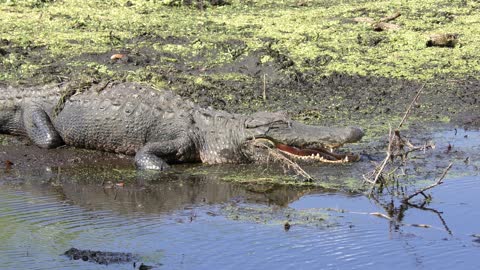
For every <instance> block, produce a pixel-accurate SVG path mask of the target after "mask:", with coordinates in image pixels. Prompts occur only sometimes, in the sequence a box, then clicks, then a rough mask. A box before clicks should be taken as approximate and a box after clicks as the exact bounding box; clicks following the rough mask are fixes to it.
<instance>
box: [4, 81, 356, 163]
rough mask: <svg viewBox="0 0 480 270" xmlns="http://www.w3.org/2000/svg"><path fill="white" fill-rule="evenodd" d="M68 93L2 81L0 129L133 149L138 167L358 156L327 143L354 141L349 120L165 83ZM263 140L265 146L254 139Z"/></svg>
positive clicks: (47, 140) (39, 138) (51, 140)
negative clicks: (242, 104) (291, 114)
mask: <svg viewBox="0 0 480 270" xmlns="http://www.w3.org/2000/svg"><path fill="white" fill-rule="evenodd" d="M95 87H97V88H100V89H97V91H94V89H93V88H94V86H92V87H90V89H86V90H83V91H78V92H76V93H75V94H72V95H66V94H65V87H61V86H45V87H42V88H24V89H18V88H13V87H0V133H7V134H14V135H23V136H27V137H28V138H30V139H31V140H32V141H33V143H35V144H36V145H38V146H39V147H42V148H54V147H58V146H61V145H64V144H66V145H72V146H75V147H80V148H90V149H98V150H103V151H108V152H116V153H124V154H127V155H135V164H136V166H137V168H139V169H153V170H165V169H167V168H169V164H171V163H183V162H204V163H210V164H214V163H245V162H252V161H261V160H267V158H266V156H265V154H266V152H265V148H264V147H263V146H267V147H270V149H276V151H278V152H280V153H282V154H284V155H285V156H287V157H289V158H293V159H298V160H315V161H320V162H327V163H342V162H350V161H356V160H358V159H359V156H358V155H354V154H340V153H335V152H333V149H335V148H337V147H340V146H342V145H343V144H345V143H351V142H356V141H358V140H360V139H361V138H362V136H363V131H362V130H361V129H359V128H355V127H345V128H333V127H319V126H311V125H305V124H302V123H300V122H296V121H292V120H290V119H289V118H288V117H287V116H286V114H285V113H270V112H258V113H255V114H252V115H241V114H233V113H228V112H225V111H218V110H213V109H211V108H201V107H199V106H197V105H195V104H194V103H193V102H191V101H189V100H186V99H184V98H181V97H180V96H178V95H175V94H174V93H173V92H171V91H167V90H162V91H160V90H156V89H153V88H150V87H147V86H143V85H140V84H136V83H115V82H109V83H107V84H105V85H103V86H102V87H98V85H96V86H95ZM260 145H263V146H260Z"/></svg>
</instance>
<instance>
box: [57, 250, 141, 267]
mask: <svg viewBox="0 0 480 270" xmlns="http://www.w3.org/2000/svg"><path fill="white" fill-rule="evenodd" d="M64 255H66V256H67V257H69V258H70V259H72V260H82V261H85V262H94V263H98V264H106V265H107V264H111V263H128V262H132V261H134V260H137V259H138V257H137V256H136V255H134V254H132V253H128V252H107V251H94V250H88V249H87V250H81V249H76V248H71V249H69V250H67V251H65V253H64Z"/></svg>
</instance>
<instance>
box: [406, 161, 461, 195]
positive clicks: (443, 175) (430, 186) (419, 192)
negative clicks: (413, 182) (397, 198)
mask: <svg viewBox="0 0 480 270" xmlns="http://www.w3.org/2000/svg"><path fill="white" fill-rule="evenodd" d="M452 165H453V163H450V164H448V166H447V168H446V169H445V170H444V171H443V173H442V175H441V176H440V178H439V179H438V180H437V181H436V182H435V183H433V184H431V185H429V186H427V187H424V188H422V189H420V190H418V191H416V192H415V193H413V194H412V195H410V196H408V197H406V198H404V199H403V202H404V203H407V202H408V201H409V200H411V199H412V198H413V197H415V196H417V195H418V194H422V193H423V192H425V191H427V190H429V189H431V188H434V187H436V186H438V185H440V184H442V183H443V182H442V181H443V178H445V176H446V175H447V173H448V171H449V170H450V168H452Z"/></svg>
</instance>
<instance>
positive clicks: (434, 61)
mask: <svg viewBox="0 0 480 270" xmlns="http://www.w3.org/2000/svg"><path fill="white" fill-rule="evenodd" d="M129 2H130V5H126V4H125V3H126V2H125V1H94V0H90V1H84V2H82V3H81V4H79V3H78V2H77V1H72V0H66V1H2V2H1V3H0V9H1V12H2V18H1V19H0V20H1V23H0V30H1V31H0V33H1V34H0V39H2V40H6V41H8V45H6V44H2V46H1V48H2V49H4V50H6V51H7V52H8V51H9V48H12V47H18V48H23V49H27V48H40V47H41V48H43V49H42V51H41V55H40V57H42V58H50V59H59V58H60V59H62V60H65V61H66V62H70V61H71V60H72V59H73V58H74V57H78V56H80V55H82V54H86V53H91V54H101V53H106V52H109V51H111V50H114V49H122V48H125V47H129V46H132V45H134V46H139V47H142V46H152V48H153V49H154V50H157V51H159V52H162V53H165V54H166V53H169V54H172V55H174V56H175V57H173V59H177V60H174V61H178V59H183V60H185V61H187V62H188V63H189V64H190V65H191V66H194V67H195V66H196V67H200V66H203V67H216V66H222V65H224V64H226V63H231V62H233V61H235V60H236V59H237V58H238V57H241V56H246V55H249V54H251V53H252V52H255V51H257V50H259V49H266V48H270V49H273V50H276V51H278V52H281V53H282V54H284V55H287V56H288V57H289V58H290V59H291V60H292V61H293V63H294V66H295V68H296V69H298V70H300V71H303V72H305V71H313V72H315V74H317V75H318V76H322V75H328V74H331V73H347V74H358V75H368V76H381V77H395V78H404V79H413V80H428V79H432V78H434V77H435V76H437V75H438V74H439V73H440V74H453V75H457V76H459V77H461V76H463V75H465V74H475V73H476V72H478V71H480V64H479V62H478V61H476V60H475V59H476V57H475V56H476V52H477V51H478V50H479V48H478V46H480V45H478V44H480V43H479V42H478V41H479V40H478V37H479V36H480V32H479V31H480V30H479V29H480V27H478V25H479V24H480V16H479V15H478V12H474V11H475V10H479V9H480V4H479V3H476V2H469V3H466V2H465V1H446V0H443V1H433V0H429V1H409V2H405V1H377V2H374V3H372V2H364V1H344V2H343V4H341V5H332V4H330V3H328V2H318V3H317V2H315V3H314V2H313V1H307V2H306V4H305V5H301V6H299V5H298V1H293V0H292V1H276V2H272V1H266V0H261V1H248V2H244V1H231V4H230V5H226V6H218V7H209V8H208V9H206V10H198V9H195V8H193V7H185V6H180V7H172V6H168V5H163V4H162V3H161V2H162V1H160V2H159V1H140V0H138V1H129ZM395 11H399V12H400V13H401V14H402V16H400V17H399V18H397V19H396V20H395V21H394V23H396V24H398V25H400V26H401V29H400V30H398V31H385V32H373V31H372V29H371V27H370V25H368V24H364V23H355V22H353V21H352V19H353V18H355V17H361V16H363V17H365V16H368V17H371V18H375V19H379V18H381V17H383V16H385V15H388V14H391V13H393V12H395ZM446 32H448V33H450V32H452V33H453V32H454V33H459V34H460V44H459V46H457V47H456V48H453V49H449V48H429V47H426V46H425V43H426V40H427V38H428V35H430V34H432V33H446ZM147 36H151V37H163V38H166V37H169V36H171V37H177V38H182V39H185V42H183V44H168V43H167V44H162V42H157V41H158V40H156V39H155V38H152V39H149V38H144V40H143V41H142V42H136V43H134V44H132V40H134V39H135V38H137V37H147ZM231 40H238V41H241V42H240V43H235V42H233V43H232V42H229V41H231ZM137 41H138V40H137ZM35 60H36V59H32V58H31V57H30V55H28V54H27V55H25V59H21V58H20V59H18V56H15V55H11V54H8V55H6V56H2V63H3V64H4V65H5V70H6V71H7V74H8V73H18V72H20V73H24V74H25V75H24V76H31V75H32V74H34V70H38V69H40V66H38V65H35V64H34V63H35ZM273 60H274V59H272V56H270V55H268V54H265V55H263V56H261V58H260V62H261V63H262V64H264V63H268V62H271V61H273ZM11 63H15V65H21V66H25V67H23V68H20V70H19V69H18V67H17V68H14V67H12V66H9V65H11ZM99 64H101V63H99ZM2 79H3V80H14V79H15V77H13V76H6V75H4V76H3V77H2ZM138 79H140V80H141V79H142V78H138ZM143 79H144V78H143Z"/></svg>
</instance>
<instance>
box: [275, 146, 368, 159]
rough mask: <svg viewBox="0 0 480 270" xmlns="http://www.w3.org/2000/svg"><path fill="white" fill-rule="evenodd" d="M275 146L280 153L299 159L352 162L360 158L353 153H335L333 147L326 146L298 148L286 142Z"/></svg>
mask: <svg viewBox="0 0 480 270" xmlns="http://www.w3.org/2000/svg"><path fill="white" fill-rule="evenodd" d="M275 147H276V148H277V149H278V150H280V151H281V152H282V153H284V154H286V155H288V156H290V157H293V158H295V159H301V160H306V161H308V160H311V161H320V162H324V163H347V162H354V161H358V160H359V159H360V156H359V155H357V154H353V153H346V154H344V153H335V152H333V148H331V149H330V151H329V150H327V149H326V148H320V147H319V148H303V149H302V148H298V147H294V146H289V145H286V144H280V143H276V144H275Z"/></svg>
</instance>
